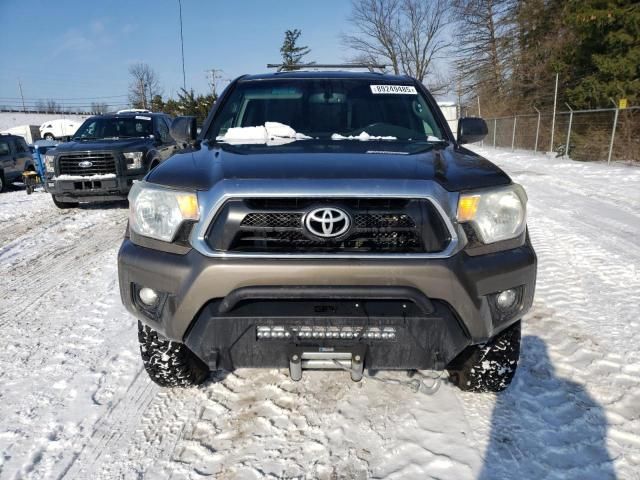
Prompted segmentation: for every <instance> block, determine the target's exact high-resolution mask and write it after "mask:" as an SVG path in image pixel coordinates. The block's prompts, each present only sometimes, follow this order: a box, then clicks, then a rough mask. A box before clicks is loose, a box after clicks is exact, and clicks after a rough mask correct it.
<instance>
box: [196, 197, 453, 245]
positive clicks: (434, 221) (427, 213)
mask: <svg viewBox="0 0 640 480" xmlns="http://www.w3.org/2000/svg"><path fill="white" fill-rule="evenodd" d="M322 207H335V208H340V209H342V210H344V211H345V212H347V213H348V215H349V216H350V218H351V221H352V225H351V228H350V229H349V230H348V231H347V233H345V234H344V235H342V236H340V237H338V238H336V239H323V238H319V237H318V236H315V235H313V234H312V233H310V232H309V231H308V230H307V228H306V227H305V225H304V223H305V215H307V213H308V212H309V211H311V210H313V209H315V208H322ZM449 241H450V236H449V233H448V231H447V229H446V226H445V225H444V222H443V221H442V218H441V217H440V215H439V213H438V211H437V210H436V209H435V207H434V206H433V204H432V203H431V202H430V201H428V200H426V199H349V198H347V199H345V198H335V199H247V200H230V201H228V202H227V203H226V204H225V205H224V206H223V208H222V209H221V211H220V212H219V213H218V215H217V216H216V218H215V220H214V221H213V222H212V225H211V227H210V229H209V231H208V233H207V242H208V244H209V246H210V247H211V248H213V249H214V250H216V251H226V252H237V253H243V252H244V253H283V254H286V253H327V254H330V253H363V254H366V253H375V254H380V253H435V252H440V251H442V250H444V249H445V248H446V246H447V245H448V243H449Z"/></svg>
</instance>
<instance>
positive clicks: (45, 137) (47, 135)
mask: <svg viewBox="0 0 640 480" xmlns="http://www.w3.org/2000/svg"><path fill="white" fill-rule="evenodd" d="M44 139H45V140H49V141H53V140H55V137H54V136H53V135H52V134H50V133H45V134H44Z"/></svg>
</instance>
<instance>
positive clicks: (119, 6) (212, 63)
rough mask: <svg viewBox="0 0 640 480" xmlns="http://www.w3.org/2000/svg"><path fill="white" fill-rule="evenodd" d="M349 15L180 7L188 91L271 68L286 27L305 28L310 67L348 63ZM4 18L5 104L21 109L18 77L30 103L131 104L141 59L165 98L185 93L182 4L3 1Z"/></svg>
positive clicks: (331, 10)
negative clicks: (217, 75)
mask: <svg viewBox="0 0 640 480" xmlns="http://www.w3.org/2000/svg"><path fill="white" fill-rule="evenodd" d="M349 11H350V2H349V1H348V0H316V1H306V0H297V1H292V0H270V1H258V0H235V1H222V0H210V1H204V0H182V15H183V28H184V48H185V68H186V74H187V87H193V88H194V89H195V90H196V91H197V92H205V91H207V90H208V84H207V79H206V73H205V71H206V70H208V69H210V68H218V69H222V70H223V71H224V72H223V76H224V77H225V78H233V77H236V76H238V75H241V74H243V73H255V72H261V71H264V70H265V66H266V64H267V63H268V62H277V61H278V60H279V59H280V53H279V48H280V45H281V43H282V39H283V36H284V31H285V30H286V29H289V28H299V29H301V30H302V32H303V35H302V38H301V40H302V43H303V44H305V45H308V46H309V47H311V49H312V52H311V54H310V55H309V56H308V59H309V60H315V61H318V62H341V61H345V60H347V59H348V53H347V52H345V50H344V48H342V47H341V45H340V34H341V33H345V32H347V31H348V29H349V26H348V24H347V22H346V17H347V16H348V14H349ZM0 18H2V20H3V22H2V23H3V27H2V29H0V45H2V58H3V68H2V69H0V105H4V104H9V103H12V102H13V103H15V102H19V100H18V98H19V96H20V93H19V90H18V80H20V81H21V82H22V88H23V92H24V96H25V98H26V99H27V101H30V100H36V99H39V98H41V99H47V98H54V99H68V100H66V103H67V104H73V103H76V104H77V103H87V102H89V103H90V102H91V100H89V99H88V97H107V96H113V98H104V99H99V101H105V102H107V103H110V104H116V103H119V102H125V103H126V94H127V90H128V84H129V80H130V79H129V75H128V72H127V68H128V66H129V65H130V64H132V63H135V62H145V63H148V64H149V65H151V66H152V67H153V68H154V69H155V70H156V72H157V73H158V74H159V76H160V81H161V84H162V86H163V88H164V97H165V98H166V97H167V96H171V95H175V92H176V91H177V90H178V89H179V88H180V87H181V86H182V64H181V59H180V30H179V18H178V1H177V0H157V1H151V0H149V1H140V0H128V1H124V0H101V1H93V0H84V1H79V0H58V1H55V2H52V1H51V0H0ZM96 101H98V99H97V98H96Z"/></svg>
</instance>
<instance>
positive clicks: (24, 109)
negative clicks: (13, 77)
mask: <svg viewBox="0 0 640 480" xmlns="http://www.w3.org/2000/svg"><path fill="white" fill-rule="evenodd" d="M18 88H20V98H22V111H23V112H24V113H27V109H26V108H25V106H24V95H23V94H22V82H20V80H18Z"/></svg>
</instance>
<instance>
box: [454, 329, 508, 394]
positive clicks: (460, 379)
mask: <svg viewBox="0 0 640 480" xmlns="http://www.w3.org/2000/svg"><path fill="white" fill-rule="evenodd" d="M520 339H521V324H520V321H518V322H516V323H514V324H513V325H511V326H510V327H509V328H507V329H506V330H504V331H502V332H500V333H499V334H498V335H497V336H495V337H494V338H492V339H491V340H489V341H488V342H487V343H485V344H483V345H472V346H470V347H467V348H466V349H465V350H464V351H463V352H462V353H461V354H460V355H458V357H456V358H455V359H454V361H453V362H452V363H451V364H450V365H449V367H447V370H448V371H449V377H450V379H451V381H452V382H453V383H454V385H456V386H457V387H458V388H460V389H461V390H464V391H469V392H501V391H502V390H505V389H506V388H507V387H508V386H509V385H510V384H511V381H512V380H513V376H514V375H515V373H516V368H517V367H518V358H519V357H520Z"/></svg>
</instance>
